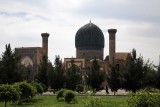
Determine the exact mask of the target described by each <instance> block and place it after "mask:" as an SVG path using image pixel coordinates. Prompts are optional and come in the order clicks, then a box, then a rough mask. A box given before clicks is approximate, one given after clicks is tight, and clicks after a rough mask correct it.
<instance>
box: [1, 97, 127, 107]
mask: <svg viewBox="0 0 160 107" xmlns="http://www.w3.org/2000/svg"><path fill="white" fill-rule="evenodd" d="M94 97H96V98H99V99H100V102H102V103H103V104H105V105H107V106H106V107H119V106H120V105H121V104H124V103H125V99H126V96H94ZM89 98H90V97H88V96H76V100H77V102H76V103H74V104H67V103H65V102H63V101H60V102H58V101H57V100H56V96H36V97H34V100H33V102H30V103H26V104H25V103H23V104H22V105H18V106H17V107H84V105H85V104H86V102H87V101H88V100H89ZM0 107H4V103H0ZM7 107H13V105H12V104H11V103H8V104H7Z"/></svg>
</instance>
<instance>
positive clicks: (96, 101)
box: [85, 97, 106, 107]
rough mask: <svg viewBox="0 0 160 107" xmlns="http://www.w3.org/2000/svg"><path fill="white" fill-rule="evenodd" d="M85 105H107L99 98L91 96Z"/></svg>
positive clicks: (100, 106)
mask: <svg viewBox="0 0 160 107" xmlns="http://www.w3.org/2000/svg"><path fill="white" fill-rule="evenodd" d="M85 107H106V106H105V105H104V104H103V103H102V101H100V99H99V98H96V97H89V100H88V102H86V104H85Z"/></svg>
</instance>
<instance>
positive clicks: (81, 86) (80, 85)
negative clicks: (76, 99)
mask: <svg viewBox="0 0 160 107" xmlns="http://www.w3.org/2000/svg"><path fill="white" fill-rule="evenodd" d="M83 90H84V86H83V84H78V85H77V86H76V91H77V92H78V93H80V92H83Z"/></svg>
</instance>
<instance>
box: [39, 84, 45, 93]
mask: <svg viewBox="0 0 160 107" xmlns="http://www.w3.org/2000/svg"><path fill="white" fill-rule="evenodd" d="M39 84H40V85H41V86H42V88H43V92H46V91H47V87H46V86H45V85H44V84H43V83H39Z"/></svg>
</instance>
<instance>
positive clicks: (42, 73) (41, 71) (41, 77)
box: [37, 56, 48, 87]
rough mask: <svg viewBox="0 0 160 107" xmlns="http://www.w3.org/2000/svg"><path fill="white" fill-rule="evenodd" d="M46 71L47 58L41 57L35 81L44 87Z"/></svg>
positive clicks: (46, 84) (46, 80)
mask: <svg viewBox="0 0 160 107" xmlns="http://www.w3.org/2000/svg"><path fill="white" fill-rule="evenodd" d="M47 70H48V58H47V56H43V57H42V59H41V61H40V64H39V67H38V76H37V81H38V83H43V84H44V85H45V86H46V87H48V74H47Z"/></svg>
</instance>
